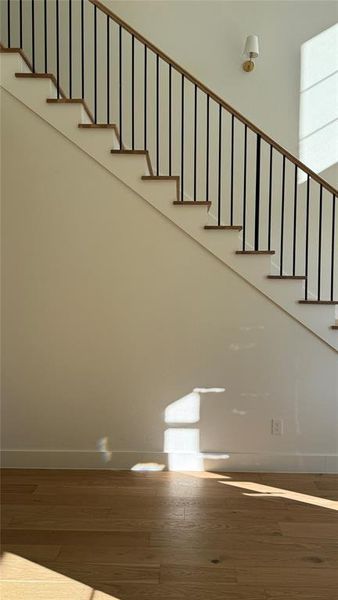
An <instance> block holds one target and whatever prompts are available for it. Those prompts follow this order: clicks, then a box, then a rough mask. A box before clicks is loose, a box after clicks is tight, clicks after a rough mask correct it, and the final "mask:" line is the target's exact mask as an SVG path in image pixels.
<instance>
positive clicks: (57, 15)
mask: <svg viewBox="0 0 338 600" xmlns="http://www.w3.org/2000/svg"><path fill="white" fill-rule="evenodd" d="M55 9H56V88H57V97H58V98H60V40H59V33H60V32H59V29H60V24H59V21H60V14H59V0H56V5H55Z"/></svg>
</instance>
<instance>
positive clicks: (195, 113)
mask: <svg viewBox="0 0 338 600" xmlns="http://www.w3.org/2000/svg"><path fill="white" fill-rule="evenodd" d="M196 199H197V85H196V84H195V96H194V200H195V202H196Z"/></svg>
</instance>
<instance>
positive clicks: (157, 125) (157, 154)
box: [156, 54, 160, 175]
mask: <svg viewBox="0 0 338 600" xmlns="http://www.w3.org/2000/svg"><path fill="white" fill-rule="evenodd" d="M159 70H160V57H159V55H158V54H156V173H157V175H159V174H160V98H159Z"/></svg>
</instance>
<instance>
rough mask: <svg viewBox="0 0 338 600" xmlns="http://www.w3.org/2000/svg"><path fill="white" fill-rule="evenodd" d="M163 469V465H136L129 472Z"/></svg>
mask: <svg viewBox="0 0 338 600" xmlns="http://www.w3.org/2000/svg"><path fill="white" fill-rule="evenodd" d="M164 469H165V465H160V464H159V463H137V464H136V465H134V466H133V467H132V468H131V469H130V470H131V471H141V472H145V471H163V470H164Z"/></svg>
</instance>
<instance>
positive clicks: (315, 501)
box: [219, 481, 338, 510]
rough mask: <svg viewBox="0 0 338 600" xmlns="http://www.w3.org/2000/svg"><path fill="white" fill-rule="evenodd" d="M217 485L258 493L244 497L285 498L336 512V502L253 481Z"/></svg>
mask: <svg viewBox="0 0 338 600" xmlns="http://www.w3.org/2000/svg"><path fill="white" fill-rule="evenodd" d="M219 483H223V484H225V485H231V486H232V487H238V488H244V489H246V490H250V491H252V492H259V493H250V494H248V493H245V492H243V495H244V496H253V497H256V498H258V497H260V496H261V497H267V496H274V497H278V498H287V499H288V500H296V501H297V502H303V503H305V504H312V505H314V506H320V507H322V508H330V509H331V510H338V502H337V501H335V500H327V499H326V498H319V497H318V498H317V497H316V496H309V495H307V494H300V493H298V492H292V491H291V490H283V489H281V488H276V487H271V486H269V485H263V484H261V483H254V482H253V481H220V482H219Z"/></svg>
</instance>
